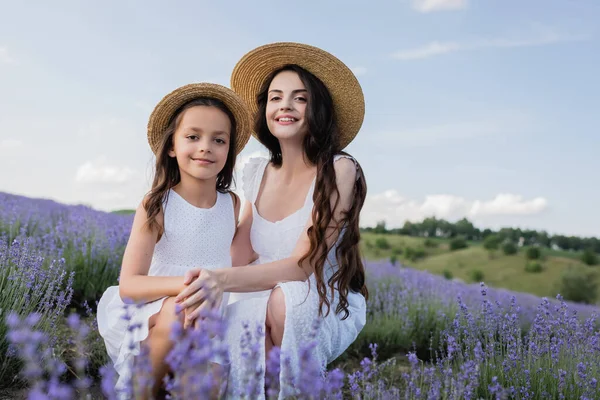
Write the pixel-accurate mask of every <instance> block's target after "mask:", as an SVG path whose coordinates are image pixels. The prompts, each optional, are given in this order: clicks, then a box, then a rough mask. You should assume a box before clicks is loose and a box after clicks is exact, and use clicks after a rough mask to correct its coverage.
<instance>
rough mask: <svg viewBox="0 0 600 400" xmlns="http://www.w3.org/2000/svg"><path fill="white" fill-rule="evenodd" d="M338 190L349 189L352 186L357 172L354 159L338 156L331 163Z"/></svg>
mask: <svg viewBox="0 0 600 400" xmlns="http://www.w3.org/2000/svg"><path fill="white" fill-rule="evenodd" d="M333 168H334V170H335V179H336V183H337V186H338V190H340V191H342V190H343V189H346V190H344V191H350V190H351V189H352V188H353V187H354V182H355V181H356V174H357V170H356V169H357V164H356V161H354V159H350V158H348V157H340V158H339V159H338V160H336V161H335V162H334V163H333Z"/></svg>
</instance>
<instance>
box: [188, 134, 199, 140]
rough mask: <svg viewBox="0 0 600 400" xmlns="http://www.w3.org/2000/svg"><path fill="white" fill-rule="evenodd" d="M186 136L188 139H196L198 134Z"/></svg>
mask: <svg viewBox="0 0 600 400" xmlns="http://www.w3.org/2000/svg"><path fill="white" fill-rule="evenodd" d="M187 138H188V139H190V140H196V139H198V136H197V135H188V136H187Z"/></svg>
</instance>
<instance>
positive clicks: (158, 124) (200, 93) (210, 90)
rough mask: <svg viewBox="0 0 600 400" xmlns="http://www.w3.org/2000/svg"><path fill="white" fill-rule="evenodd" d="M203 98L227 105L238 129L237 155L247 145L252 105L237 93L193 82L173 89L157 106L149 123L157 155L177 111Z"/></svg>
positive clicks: (149, 139) (151, 145) (153, 148)
mask: <svg viewBox="0 0 600 400" xmlns="http://www.w3.org/2000/svg"><path fill="white" fill-rule="evenodd" d="M199 97H210V98H214V99H217V100H220V101H222V102H223V103H224V104H225V106H226V107H227V108H228V109H229V110H230V111H231V113H232V114H233V118H234V119H235V123H236V126H237V129H236V131H237V132H236V133H237V135H236V138H235V140H236V145H235V152H236V154H239V153H240V151H242V149H243V148H244V146H246V144H247V143H248V139H250V132H251V131H252V117H251V114H250V111H249V109H248V105H247V104H246V103H245V102H244V101H243V100H242V99H241V98H240V97H239V96H238V95H237V94H236V93H235V92H234V91H233V90H231V89H229V88H227V87H225V86H221V85H217V84H215V83H206V82H202V83H191V84H189V85H185V86H181V87H179V88H177V89H175V90H173V91H172V92H171V93H169V94H167V95H166V96H165V97H163V98H162V100H161V101H159V102H158V104H157V105H156V107H154V111H152V114H150V120H149V121H148V143H149V144H150V148H151V149H152V152H153V153H154V154H156V152H157V150H158V146H159V145H160V141H161V137H162V135H163V134H164V133H165V130H166V129H167V127H168V126H169V123H170V122H171V118H173V115H174V114H175V112H176V111H177V110H178V109H179V108H180V107H181V106H183V105H184V104H186V103H187V102H189V101H191V100H194V99H197V98H199Z"/></svg>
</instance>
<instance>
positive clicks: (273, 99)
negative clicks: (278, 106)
mask: <svg viewBox="0 0 600 400" xmlns="http://www.w3.org/2000/svg"><path fill="white" fill-rule="evenodd" d="M280 99H281V97H279V96H273V97H271V99H270V101H275V100H280Z"/></svg>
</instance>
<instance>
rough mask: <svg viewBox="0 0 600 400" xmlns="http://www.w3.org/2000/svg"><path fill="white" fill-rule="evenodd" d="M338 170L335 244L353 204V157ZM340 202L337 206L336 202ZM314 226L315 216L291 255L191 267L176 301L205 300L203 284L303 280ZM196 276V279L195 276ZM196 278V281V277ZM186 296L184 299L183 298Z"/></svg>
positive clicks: (265, 285) (247, 285)
mask: <svg viewBox="0 0 600 400" xmlns="http://www.w3.org/2000/svg"><path fill="white" fill-rule="evenodd" d="M334 168H335V172H336V184H337V188H338V191H339V193H340V197H339V202H337V200H338V199H337V196H336V195H335V194H334V195H333V196H332V199H331V204H332V207H334V213H333V221H332V224H331V225H330V227H329V229H328V231H327V237H326V241H327V244H328V246H332V245H333V244H334V243H335V241H336V240H337V238H338V236H339V233H340V226H339V221H341V220H342V217H343V214H344V213H345V212H347V210H349V209H350V206H351V205H352V199H353V192H354V183H355V181H356V173H357V172H356V165H355V164H354V162H353V161H352V160H349V159H347V158H342V159H340V160H338V161H336V162H335V164H334ZM336 203H337V205H336ZM311 225H312V218H311V219H310V220H309V221H307V223H306V226H305V229H304V232H303V233H302V235H301V237H300V239H299V240H298V243H297V244H296V247H295V249H294V251H293V252H292V254H291V256H290V257H288V258H285V259H282V260H278V261H273V262H270V263H265V264H260V265H252V266H250V267H249V268H223V269H217V270H213V271H206V270H199V269H196V270H192V271H189V273H187V274H186V277H185V281H184V283H185V284H188V283H189V286H188V287H187V288H185V289H184V290H183V291H182V292H181V293H180V294H179V295H178V296H177V297H176V301H179V302H182V303H181V304H182V306H183V307H188V306H190V305H194V304H196V303H198V302H200V301H202V296H197V295H196V294H197V293H196V292H197V291H198V289H199V288H200V287H202V286H203V285H207V284H209V282H210V286H211V288H212V290H217V291H220V292H255V291H261V290H267V289H272V288H273V287H275V285H277V284H278V283H280V282H289V281H304V280H306V279H308V277H309V276H310V274H311V273H312V272H313V271H314V267H313V265H312V264H311V262H310V260H306V261H305V262H304V263H303V264H302V266H301V267H300V266H299V265H298V263H299V261H300V259H301V258H302V257H303V256H304V255H305V254H306V253H307V252H308V251H309V249H310V241H309V239H308V234H307V230H308V228H309V227H310V226H311ZM196 277H197V279H195V278H196ZM194 279H195V280H194ZM184 299H185V301H183V300H184Z"/></svg>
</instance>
